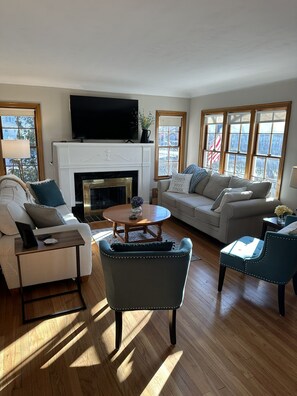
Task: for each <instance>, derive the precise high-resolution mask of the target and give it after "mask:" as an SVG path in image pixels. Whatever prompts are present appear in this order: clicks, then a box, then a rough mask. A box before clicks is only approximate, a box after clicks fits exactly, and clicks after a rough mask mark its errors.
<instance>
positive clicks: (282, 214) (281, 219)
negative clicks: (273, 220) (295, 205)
mask: <svg viewBox="0 0 297 396" xmlns="http://www.w3.org/2000/svg"><path fill="white" fill-rule="evenodd" d="M274 213H275V214H276V215H277V222H278V224H281V225H284V224H285V222H286V217H287V216H288V215H291V214H292V213H293V210H292V209H290V208H288V207H287V206H286V205H278V206H277V207H276V208H275V209H274Z"/></svg>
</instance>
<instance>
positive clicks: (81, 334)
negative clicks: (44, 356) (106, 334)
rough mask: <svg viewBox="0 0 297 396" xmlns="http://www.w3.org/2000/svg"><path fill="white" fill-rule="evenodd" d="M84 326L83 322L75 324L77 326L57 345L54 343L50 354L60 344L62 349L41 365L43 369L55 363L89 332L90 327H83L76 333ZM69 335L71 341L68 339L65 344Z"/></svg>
mask: <svg viewBox="0 0 297 396" xmlns="http://www.w3.org/2000/svg"><path fill="white" fill-rule="evenodd" d="M79 326H80V327H82V325H81V323H80V324H75V327H74V328H72V329H71V331H70V332H67V334H65V335H64V337H63V338H62V339H60V340H59V342H58V343H57V344H55V345H53V347H52V349H51V351H49V352H48V353H49V354H50V353H51V352H52V351H55V350H56V349H58V348H59V345H60V346H61V347H60V349H59V350H58V351H57V352H56V353H55V354H54V355H53V356H52V357H50V358H49V359H48V361H47V362H46V363H44V364H43V365H42V366H41V369H46V368H48V367H50V366H51V364H53V363H54V362H55V361H56V360H58V359H59V358H60V357H61V356H62V355H63V354H64V353H65V352H67V351H68V350H69V349H70V348H72V347H73V345H74V344H75V343H76V342H77V341H78V340H79V339H80V338H82V337H84V336H85V335H86V334H87V332H88V329H87V327H83V328H81V329H80V330H79V333H78V334H76V335H75V331H76V328H77V327H79ZM69 336H70V337H69ZM67 337H69V338H70V340H71V341H70V342H69V341H68V342H67V343H66V344H65V345H64V346H63V344H64V340H65V341H67Z"/></svg>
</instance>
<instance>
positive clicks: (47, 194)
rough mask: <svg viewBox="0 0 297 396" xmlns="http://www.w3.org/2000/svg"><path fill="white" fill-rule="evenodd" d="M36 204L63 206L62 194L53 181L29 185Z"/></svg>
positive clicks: (48, 180)
mask: <svg viewBox="0 0 297 396" xmlns="http://www.w3.org/2000/svg"><path fill="white" fill-rule="evenodd" d="M29 186H30V189H31V190H32V192H33V196H34V197H35V198H36V200H37V202H38V203H39V204H41V205H46V206H54V207H55V206H59V205H65V201H64V199H63V196H62V193H61V191H60V189H59V187H58V186H57V184H56V182H55V180H51V179H47V180H44V181H41V182H36V183H29Z"/></svg>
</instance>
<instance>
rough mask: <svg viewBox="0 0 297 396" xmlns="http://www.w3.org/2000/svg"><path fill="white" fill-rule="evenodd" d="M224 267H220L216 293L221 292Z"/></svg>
mask: <svg viewBox="0 0 297 396" xmlns="http://www.w3.org/2000/svg"><path fill="white" fill-rule="evenodd" d="M225 273H226V267H225V266H224V265H222V264H221V265H220V274H219V284H218V291H219V292H220V291H222V288H223V283H224V279H225Z"/></svg>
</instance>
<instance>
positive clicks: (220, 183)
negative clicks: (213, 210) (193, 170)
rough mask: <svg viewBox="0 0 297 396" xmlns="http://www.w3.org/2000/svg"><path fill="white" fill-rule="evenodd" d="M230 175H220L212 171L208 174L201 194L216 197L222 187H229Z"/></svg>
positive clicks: (211, 197)
mask: <svg viewBox="0 0 297 396" xmlns="http://www.w3.org/2000/svg"><path fill="white" fill-rule="evenodd" d="M229 182H230V176H224V175H220V174H219V173H214V174H212V175H211V176H210V178H209V181H208V183H207V185H206V187H205V189H204V190H203V195H204V196H205V197H207V198H210V199H213V200H215V199H217V197H218V196H219V194H220V192H221V191H222V190H224V188H226V187H229V186H228V184H229Z"/></svg>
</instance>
